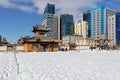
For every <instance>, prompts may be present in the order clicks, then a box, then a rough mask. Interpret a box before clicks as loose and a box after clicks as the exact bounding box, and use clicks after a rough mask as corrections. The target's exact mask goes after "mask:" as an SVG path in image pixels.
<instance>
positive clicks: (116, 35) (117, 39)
mask: <svg viewBox="0 0 120 80" xmlns="http://www.w3.org/2000/svg"><path fill="white" fill-rule="evenodd" d="M108 39H110V40H112V41H113V44H114V45H120V13H117V14H116V15H112V16H109V17H108Z"/></svg>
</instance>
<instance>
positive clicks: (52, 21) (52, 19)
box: [42, 13, 60, 39]
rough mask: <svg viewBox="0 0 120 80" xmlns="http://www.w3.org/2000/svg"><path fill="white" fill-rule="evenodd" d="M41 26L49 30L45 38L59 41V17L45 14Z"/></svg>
mask: <svg viewBox="0 0 120 80" xmlns="http://www.w3.org/2000/svg"><path fill="white" fill-rule="evenodd" d="M42 25H45V26H46V27H47V28H51V30H50V31H49V32H48V33H47V34H46V35H47V37H51V38H53V39H60V17H59V16H57V15H55V14H49V13H47V14H45V15H44V17H43V22H42Z"/></svg>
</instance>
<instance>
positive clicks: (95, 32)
mask: <svg viewBox="0 0 120 80" xmlns="http://www.w3.org/2000/svg"><path fill="white" fill-rule="evenodd" d="M104 9H105V7H104V6H98V7H96V8H94V9H91V10H90V38H94V37H100V36H101V35H103V34H104V27H105V26H104Z"/></svg>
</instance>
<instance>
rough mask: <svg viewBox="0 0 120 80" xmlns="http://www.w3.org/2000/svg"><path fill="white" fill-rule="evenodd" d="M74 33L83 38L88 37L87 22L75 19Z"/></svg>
mask: <svg viewBox="0 0 120 80" xmlns="http://www.w3.org/2000/svg"><path fill="white" fill-rule="evenodd" d="M74 34H75V35H81V36H82V37H83V38H87V37H88V22H86V21H77V22H76V23H75V25H74Z"/></svg>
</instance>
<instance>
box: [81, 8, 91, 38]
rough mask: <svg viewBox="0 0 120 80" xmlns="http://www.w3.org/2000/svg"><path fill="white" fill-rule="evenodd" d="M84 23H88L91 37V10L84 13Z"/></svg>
mask: <svg viewBox="0 0 120 80" xmlns="http://www.w3.org/2000/svg"><path fill="white" fill-rule="evenodd" d="M83 21H86V22H88V37H90V10H87V11H84V12H83Z"/></svg>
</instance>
